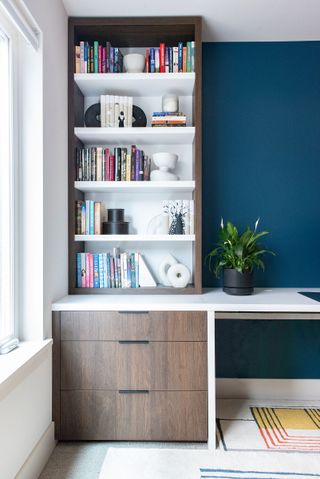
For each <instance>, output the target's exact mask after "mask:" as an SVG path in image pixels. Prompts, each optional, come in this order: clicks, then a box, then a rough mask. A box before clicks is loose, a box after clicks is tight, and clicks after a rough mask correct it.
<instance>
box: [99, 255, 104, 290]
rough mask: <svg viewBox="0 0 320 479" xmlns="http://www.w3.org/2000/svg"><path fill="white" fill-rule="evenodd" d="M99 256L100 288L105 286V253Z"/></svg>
mask: <svg viewBox="0 0 320 479" xmlns="http://www.w3.org/2000/svg"><path fill="white" fill-rule="evenodd" d="M98 258H99V288H103V278H104V272H103V254H102V253H100V254H98Z"/></svg>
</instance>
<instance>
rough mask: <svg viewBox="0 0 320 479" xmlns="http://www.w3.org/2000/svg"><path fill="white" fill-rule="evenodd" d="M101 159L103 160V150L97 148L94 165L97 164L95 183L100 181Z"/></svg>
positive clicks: (99, 147)
mask: <svg viewBox="0 0 320 479" xmlns="http://www.w3.org/2000/svg"><path fill="white" fill-rule="evenodd" d="M102 159H103V148H102V147H101V146H98V147H97V148H96V163H97V169H96V180H97V181H102Z"/></svg>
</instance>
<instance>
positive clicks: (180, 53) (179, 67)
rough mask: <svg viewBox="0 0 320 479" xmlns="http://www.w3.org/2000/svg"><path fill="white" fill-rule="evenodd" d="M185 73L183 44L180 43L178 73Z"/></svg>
mask: <svg viewBox="0 0 320 479" xmlns="http://www.w3.org/2000/svg"><path fill="white" fill-rule="evenodd" d="M182 71H183V43H182V42H179V43H178V72H180V73H181V72H182Z"/></svg>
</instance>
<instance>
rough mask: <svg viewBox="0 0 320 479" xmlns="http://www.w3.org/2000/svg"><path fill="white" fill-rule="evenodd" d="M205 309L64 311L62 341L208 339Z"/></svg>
mask: <svg viewBox="0 0 320 479" xmlns="http://www.w3.org/2000/svg"><path fill="white" fill-rule="evenodd" d="M206 317H207V315H206V313H205V312H203V311H150V312H146V311H140V312H113V311H95V312H87V311H79V312H78V311H71V312H63V313H61V339H62V340H79V341H84V340H95V341H119V340H149V341H206V340H207V321H206Z"/></svg>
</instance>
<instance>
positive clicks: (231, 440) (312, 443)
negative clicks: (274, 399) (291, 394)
mask: <svg viewBox="0 0 320 479" xmlns="http://www.w3.org/2000/svg"><path fill="white" fill-rule="evenodd" d="M247 409H248V410H247V411H245V410H242V411H241V413H239V411H237V412H236V413H235V414H234V415H233V417H232V414H230V412H229V414H227V416H228V417H223V416H221V415H220V417H219V419H218V420H217V430H218V436H219V444H220V447H221V448H223V449H224V450H225V451H230V450H233V451H234V450H238V451H240V450H251V451H252V450H268V451H286V452H290V451H293V452H320V409H319V408H317V407H304V406H292V407H289V406H286V407H284V406H274V405H266V406H256V405H254V406H248V407H247ZM319 472H320V465H319Z"/></svg>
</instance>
